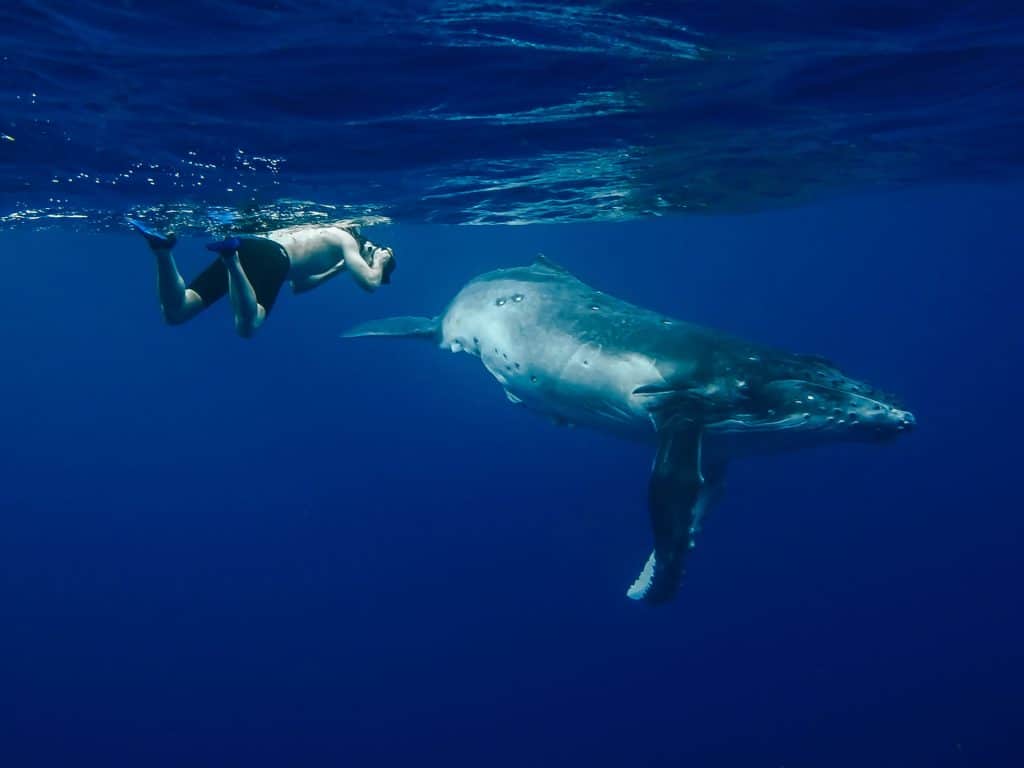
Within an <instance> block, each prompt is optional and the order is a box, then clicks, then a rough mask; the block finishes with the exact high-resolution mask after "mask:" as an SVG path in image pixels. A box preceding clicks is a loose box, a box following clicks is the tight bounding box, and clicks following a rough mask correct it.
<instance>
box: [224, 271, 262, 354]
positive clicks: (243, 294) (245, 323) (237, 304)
mask: <svg viewBox="0 0 1024 768" xmlns="http://www.w3.org/2000/svg"><path fill="white" fill-rule="evenodd" d="M221 259H222V260H223V261H224V266H225V267H227V270H228V293H229V295H230V296H231V308H232V309H233V310H234V314H235V331H237V332H238V335H239V336H241V337H242V338H245V339H248V338H251V337H252V335H253V334H254V333H256V329H257V328H259V327H260V326H261V325H263V320H264V319H265V318H266V316H267V312H266V310H265V309H264V308H263V307H262V306H260V303H259V302H258V301H257V300H256V291H254V290H253V288H252V283H250V282H249V278H248V277H246V275H245V270H243V269H242V264H241V262H239V260H238V251H230V252H227V253H224V254H222V255H221Z"/></svg>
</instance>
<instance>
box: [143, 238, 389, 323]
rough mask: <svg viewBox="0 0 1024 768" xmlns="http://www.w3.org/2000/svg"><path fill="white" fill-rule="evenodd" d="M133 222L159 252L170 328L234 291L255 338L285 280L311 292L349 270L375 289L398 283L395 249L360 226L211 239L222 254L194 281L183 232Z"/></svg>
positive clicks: (237, 310)
mask: <svg viewBox="0 0 1024 768" xmlns="http://www.w3.org/2000/svg"><path fill="white" fill-rule="evenodd" d="M128 223H129V224H131V226H132V227H133V228H134V229H135V230H136V231H137V232H139V233H140V234H141V235H142V236H143V237H145V238H146V242H147V243H149V248H150V250H151V251H153V253H154V254H155V255H156V273H157V289H158V292H159V296H160V309H161V311H162V312H163V316H164V320H165V321H166V322H167V323H168V324H169V325H180V324H181V323H185V322H188V321H189V320H191V319H192V318H193V317H195V316H196V315H197V314H199V313H200V312H202V311H203V310H204V309H206V308H207V307H208V306H210V305H211V304H213V303H214V302H216V301H218V300H220V299H221V298H222V297H223V296H224V295H225V294H228V295H230V297H231V307H232V310H233V312H234V316H235V331H237V332H238V335H239V336H241V337H243V338H250V337H251V336H252V335H253V334H254V333H255V332H256V329H257V328H259V327H260V326H261V325H262V324H263V321H264V320H265V319H266V317H267V315H268V314H269V312H270V310H271V309H272V308H273V306H274V301H275V300H276V299H277V293H278V291H279V290H280V289H281V286H282V285H283V284H284V281H285V280H289V281H290V282H291V285H292V292H293V293H304V292H305V291H309V290H312V289H313V288H316V287H317V286H318V285H321V284H322V283H324V282H326V281H327V280H329V279H330V278H332V277H334V276H335V275H337V274H338V273H340V272H342V271H347V272H348V273H349V274H350V275H352V279H353V280H355V282H356V285H358V286H359V287H361V288H363V289H364V290H367V291H374V290H376V289H377V288H378V287H379V286H381V285H386V284H387V283H390V282H391V273H392V272H394V270H395V255H394V252H393V251H392V250H391V249H390V248H381V247H379V246H377V245H374V244H373V243H371V242H370V241H369V240H367V239H366V238H365V237H363V236H362V235H360V234H359V231H358V230H357V229H356V228H355V227H351V228H349V227H342V226H327V227H324V226H317V227H296V228H291V229H281V230H275V231H273V232H269V233H267V234H266V235H263V236H259V237H257V236H252V235H245V236H240V237H229V238H227V239H226V240H221V241H219V242H216V243H210V244H209V245H207V246H206V248H207V249H208V250H211V251H214V252H216V253H217V254H219V258H218V259H217V261H215V262H214V263H213V264H211V265H210V266H209V267H207V268H206V269H205V270H204V271H203V272H202V273H201V274H200V275H199V276H198V277H197V278H196V279H195V280H193V281H192V282H191V283H189V284H188V285H186V284H185V281H184V279H182V277H181V273H180V272H178V267H177V265H176V264H175V263H174V257H173V256H172V255H171V250H172V249H173V248H174V245H175V243H177V237H175V236H174V235H173V234H167V235H163V234H160V233H159V232H155V231H154V230H152V229H149V228H148V227H146V226H145V225H143V224H142V223H141V222H139V221H136V220H135V219H128Z"/></svg>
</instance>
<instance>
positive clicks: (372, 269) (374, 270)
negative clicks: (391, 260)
mask: <svg viewBox="0 0 1024 768" xmlns="http://www.w3.org/2000/svg"><path fill="white" fill-rule="evenodd" d="M349 239H350V240H351V245H350V244H349V243H348V242H346V244H345V265H346V266H347V267H348V269H349V274H350V275H352V279H353V280H355V281H356V283H357V284H358V285H359V286H360V287H361V288H365V289H366V290H368V291H375V290H377V289H378V288H380V283H381V279H382V278H383V277H384V254H383V253H379V256H380V257H379V258H376V259H374V263H373V264H372V265H371V264H370V263H369V262H367V261H366V259H364V258H363V254H362V252H361V251H360V249H359V243H357V242H356V239H355V238H354V237H352V238H349ZM383 250H384V249H381V251H383Z"/></svg>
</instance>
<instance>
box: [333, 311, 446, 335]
mask: <svg viewBox="0 0 1024 768" xmlns="http://www.w3.org/2000/svg"><path fill="white" fill-rule="evenodd" d="M440 327H441V324H440V320H439V318H436V317H415V316H410V317H386V318H384V319H383V320H370V321H369V322H365V323H360V324H359V325H357V326H356V327H354V328H350V329H349V330H347V331H345V332H344V333H343V334H341V337H342V338H343V339H355V338H359V337H360V336H397V337H403V338H419V339H434V338H437V335H438V332H439V331H440Z"/></svg>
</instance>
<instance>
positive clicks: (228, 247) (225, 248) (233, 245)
mask: <svg viewBox="0 0 1024 768" xmlns="http://www.w3.org/2000/svg"><path fill="white" fill-rule="evenodd" d="M241 245H242V241H241V239H239V238H237V237H229V238H227V239H226V240H218V241H217V242H216V243H207V244H206V250H208V251H214V252H216V253H219V254H220V255H221V256H226V255H228V254H231V253H234V252H235V251H237V250H238V248H239V247H240V246H241Z"/></svg>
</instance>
